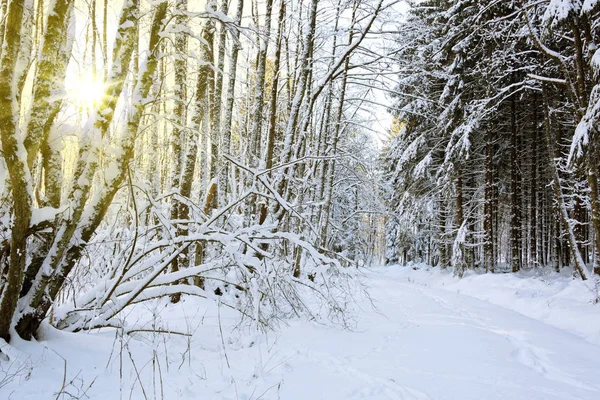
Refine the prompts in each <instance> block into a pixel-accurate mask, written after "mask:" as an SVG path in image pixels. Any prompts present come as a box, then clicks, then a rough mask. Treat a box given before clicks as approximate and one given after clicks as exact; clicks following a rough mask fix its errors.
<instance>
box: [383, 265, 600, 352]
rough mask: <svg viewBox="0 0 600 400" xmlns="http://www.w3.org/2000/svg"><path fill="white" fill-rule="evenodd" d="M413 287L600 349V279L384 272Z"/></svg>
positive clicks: (544, 271)
mask: <svg viewBox="0 0 600 400" xmlns="http://www.w3.org/2000/svg"><path fill="white" fill-rule="evenodd" d="M380 268H381V269H386V273H391V272H392V271H393V275H394V276H397V277H401V278H404V279H406V280H407V281H410V282H413V283H417V284H420V285H423V286H428V287H432V288H436V289H444V290H448V291H452V292H456V293H460V294H463V295H467V296H471V297H475V298H477V299H480V300H485V301H487V302H489V303H492V304H495V305H498V306H501V307H504V308H507V309H510V310H513V311H516V312H519V313H521V314H523V315H526V316H528V317H530V318H533V319H535V320H538V321H542V322H544V323H546V324H548V325H552V326H555V327H557V328H560V329H562V330H565V331H568V332H570V333H573V334H575V335H578V336H580V337H583V338H584V339H586V340H588V341H589V342H592V343H594V344H600V304H599V303H598V299H599V293H600V279H599V278H598V277H597V276H596V277H593V278H591V279H590V280H588V281H585V282H584V281H582V280H581V279H574V278H573V274H572V270H570V269H568V268H565V269H563V271H562V272H561V273H557V272H555V271H554V270H553V269H551V268H538V269H532V270H524V271H521V272H519V273H516V274H513V273H505V274H486V273H483V272H475V271H466V272H465V275H464V277H463V278H462V279H459V278H457V277H455V276H454V275H453V273H452V270H441V269H440V268H432V267H430V266H427V265H424V264H413V265H409V266H406V267H404V266H389V267H380Z"/></svg>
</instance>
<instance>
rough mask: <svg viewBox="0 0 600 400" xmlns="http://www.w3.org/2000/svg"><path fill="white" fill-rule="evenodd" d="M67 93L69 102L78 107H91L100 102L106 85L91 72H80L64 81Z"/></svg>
mask: <svg viewBox="0 0 600 400" xmlns="http://www.w3.org/2000/svg"><path fill="white" fill-rule="evenodd" d="M65 86H66V90H67V95H68V97H69V99H70V101H71V103H72V104H73V105H74V106H76V107H79V108H86V109H88V108H92V107H94V106H96V105H98V104H99V103H100V101H101V100H102V97H103V96H104V91H105V88H106V85H105V84H104V82H102V81H101V80H100V79H98V78H97V77H95V76H94V75H93V74H81V75H77V76H75V77H73V78H71V79H67V82H66V85H65Z"/></svg>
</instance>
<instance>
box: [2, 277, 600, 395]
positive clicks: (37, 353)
mask: <svg viewBox="0 0 600 400" xmlns="http://www.w3.org/2000/svg"><path fill="white" fill-rule="evenodd" d="M363 280H364V283H365V284H366V285H368V286H369V293H370V296H371V298H372V300H373V305H371V302H370V301H369V298H368V297H367V296H366V295H364V294H360V293H357V294H356V301H357V307H356V310H355V311H354V313H353V314H351V315H348V317H349V318H353V319H354V320H355V321H356V325H355V326H354V329H351V330H343V329H341V328H339V327H336V326H331V325H323V324H317V323H314V322H307V321H299V320H296V321H289V324H288V325H285V326H283V325H282V327H281V328H280V329H279V330H277V331H275V332H268V333H258V332H257V330H256V328H255V327H251V326H247V325H239V324H238V322H239V319H238V316H237V315H235V314H234V312H233V311H232V310H229V309H227V308H224V307H220V308H218V307H216V306H214V303H213V302H210V301H207V300H204V299H200V298H192V297H185V298H184V300H182V302H180V303H179V304H177V305H171V304H169V303H168V301H167V300H164V299H163V300H160V301H156V302H155V303H152V304H150V303H146V304H145V305H138V306H135V307H132V308H131V310H130V312H129V313H128V315H127V320H128V322H129V323H128V326H130V327H131V328H130V329H131V330H134V329H151V328H153V327H156V328H160V329H163V330H165V331H170V332H172V333H171V334H168V333H154V334H153V333H147V332H137V333H136V332H133V331H132V332H131V333H130V334H129V335H127V334H126V335H120V334H117V333H116V332H115V331H114V330H112V329H102V330H99V331H98V330H95V331H92V332H89V333H67V332H61V331H58V330H55V329H54V328H51V327H50V326H48V325H45V326H44V327H43V331H42V337H41V341H40V342H23V341H20V340H18V339H16V340H14V343H13V344H12V345H11V346H10V347H9V346H7V345H6V344H1V345H0V347H1V349H2V352H3V353H4V354H5V355H8V357H10V360H9V361H6V360H5V359H4V357H3V358H0V366H1V367H2V370H6V369H8V366H9V364H10V365H11V368H12V369H11V370H12V371H20V372H19V373H17V377H16V378H15V379H13V380H12V381H11V382H10V383H8V384H7V385H6V386H4V387H0V398H3V399H4V398H10V399H45V398H55V397H56V394H57V393H58V392H59V391H60V389H61V387H64V392H69V393H70V394H71V395H73V396H77V397H80V398H90V399H120V398H133V399H144V398H148V399H155V398H156V399H224V400H225V399H245V400H250V399H252V400H258V399H284V400H306V399H372V400H376V399H382V400H383V399H408V400H413V399H419V400H425V399H461V400H468V399H477V400H480V399H528V400H529V399H546V400H552V399H598V398H600V397H599V396H600V383H598V382H597V378H596V374H594V373H593V371H598V370H599V368H600V346H599V344H600V335H599V332H600V318H598V315H600V314H599V313H600V308H599V307H600V306H599V305H596V304H592V302H591V300H592V299H593V298H594V296H597V293H596V294H594V293H590V292H589V291H587V290H584V289H585V286H582V285H581V284H580V281H577V280H573V279H571V278H570V277H569V276H566V275H561V274H555V273H545V274H541V273H538V274H533V273H528V274H516V275H513V274H495V275H491V274H488V275H480V274H473V273H467V274H466V277H465V278H464V279H462V280H458V279H457V278H454V277H453V276H452V274H451V273H450V272H442V271H439V270H438V269H430V268H424V267H423V268H420V269H413V268H410V267H398V266H394V267H378V268H374V269H371V270H367V271H364V277H363ZM11 363H12V364H11ZM19 367H21V368H20V369H19ZM0 371H1V370H0ZM120 375H121V376H122V378H120ZM1 382H2V375H1V372H0V385H1V384H2V383H1ZM84 393H85V395H84ZM86 396H87V397H86ZM59 398H70V397H69V395H66V394H65V395H63V396H62V397H60V396H59Z"/></svg>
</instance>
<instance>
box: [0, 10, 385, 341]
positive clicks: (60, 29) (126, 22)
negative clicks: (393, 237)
mask: <svg viewBox="0 0 600 400" xmlns="http://www.w3.org/2000/svg"><path fill="white" fill-rule="evenodd" d="M88 3H89V4H88ZM192 3H193V2H188V1H186V0H177V1H176V2H168V1H145V0H124V1H123V4H122V8H121V11H120V14H119V17H118V20H114V21H110V20H109V19H110V18H111V17H110V15H109V14H108V13H107V5H108V4H111V5H112V2H109V1H108V0H94V1H91V2H83V1H80V0H56V1H52V2H50V3H49V4H50V8H51V9H47V8H46V5H47V2H43V1H23V0H9V1H8V2H6V1H4V2H2V5H3V7H4V6H6V7H4V8H2V9H1V10H0V12H1V13H2V15H0V20H1V21H2V25H1V26H0V29H1V32H0V37H2V38H3V40H4V43H3V47H2V49H3V50H2V54H1V58H0V63H1V65H0V102H1V105H0V139H1V144H2V153H1V157H0V337H1V338H3V339H5V340H8V339H9V337H10V332H11V331H12V330H13V329H14V331H16V332H17V333H18V334H19V335H20V336H21V337H23V338H26V339H28V338H30V337H32V336H33V335H35V334H36V332H37V330H38V327H39V326H40V324H41V322H42V321H43V320H44V319H46V318H48V317H49V316H51V323H53V324H54V325H55V326H57V327H60V328H62V329H69V330H72V331H77V330H81V329H89V328H93V327H99V326H116V327H120V324H121V323H120V321H119V320H118V318H117V317H118V315H119V313H120V312H121V311H122V310H124V309H125V308H127V307H128V306H130V305H132V304H135V303H138V302H141V301H146V300H149V299H154V298H156V297H160V296H170V297H171V299H172V300H173V301H177V300H178V299H179V298H180V296H181V294H190V295H197V296H203V297H209V298H215V296H222V298H221V299H220V300H219V301H222V302H223V303H226V304H227V305H229V306H231V307H234V308H236V309H238V310H240V311H241V312H242V314H243V315H246V316H250V317H251V318H253V319H254V320H255V321H256V322H257V323H259V324H266V323H268V320H269V318H271V317H273V316H282V315H288V314H289V315H291V314H299V313H302V312H310V310H308V309H307V306H306V305H305V304H304V303H303V302H302V301H301V299H300V297H299V296H300V295H299V294H298V293H297V292H296V291H297V289H296V288H297V287H303V288H304V287H311V288H312V289H313V290H315V292H317V293H321V295H320V296H321V298H323V299H327V298H329V296H333V295H334V294H335V292H336V291H341V290H343V287H344V286H343V283H342V279H341V277H342V276H343V274H344V272H343V269H341V267H342V266H351V265H356V264H358V263H360V262H363V261H362V260H365V259H369V258H372V257H373V254H372V248H373V243H374V242H375V241H376V230H377V214H376V213H377V212H378V211H379V210H378V209H377V204H376V203H377V201H376V197H377V190H376V187H375V181H376V180H375V178H374V177H375V176H376V172H375V170H374V167H373V163H372V161H373V160H374V158H375V157H374V153H373V152H372V151H368V152H367V151H365V149H368V148H369V147H370V142H369V139H368V138H367V136H366V135H365V133H364V132H363V131H362V129H361V128H360V127H359V124H358V123H355V122H356V118H357V117H356V113H357V110H359V108H360V107H361V104H362V103H360V102H356V101H354V100H348V98H349V93H353V94H355V95H356V97H357V98H360V95H361V93H364V92H366V91H368V90H369V89H368V88H367V89H363V88H362V87H361V86H358V85H353V82H352V81H351V80H350V78H351V77H352V74H353V73H356V74H357V76H362V75H364V74H365V70H364V69H361V68H362V67H361V66H362V65H364V63H367V62H368V58H369V57H371V58H373V57H375V55H373V54H370V53H368V52H367V51H364V50H365V48H363V47H362V42H363V40H364V39H365V38H367V37H368V36H369V35H371V34H372V33H371V32H372V30H373V27H374V23H375V22H376V21H377V18H378V16H379V15H380V13H381V12H383V11H384V10H385V9H387V7H389V4H387V5H386V4H384V3H383V2H382V1H380V0H376V1H372V0H352V1H337V0H336V1H333V2H331V1H323V0H321V1H318V0H312V1H310V2H297V1H294V0H274V1H270V0H269V1H267V2H266V4H264V5H263V4H258V3H257V2H253V4H252V7H251V9H252V10H253V11H252V12H253V18H252V22H250V23H249V24H248V21H249V19H248V18H245V17H247V16H245V15H244V2H243V1H242V0H238V1H237V2H235V3H234V4H230V3H228V2H227V1H223V2H221V3H220V4H217V2H215V1H209V2H207V4H206V6H205V8H203V9H198V8H197V7H198V5H197V4H196V3H194V4H192ZM390 4H392V3H390ZM230 9H231V10H233V13H231V14H233V16H229V14H230ZM321 14H322V15H325V14H327V15H328V16H335V18H333V19H328V21H333V22H331V23H330V22H328V23H327V24H318V23H317V21H318V20H319V15H321ZM34 16H36V18H37V19H36V18H34ZM32 21H38V22H37V23H33V22H32ZM82 26H83V27H84V28H85V29H81V27H82ZM111 30H112V32H111ZM79 32H83V34H81V35H79ZM111 41H112V43H111ZM353 60H356V62H353ZM366 73H371V71H367V72H366ZM361 74H362V75H361ZM79 76H81V79H80V80H81V82H80V85H89V86H90V87H89V88H87V87H86V88H87V89H88V90H86V88H81V89H82V90H81V91H82V94H81V96H84V97H85V96H89V97H90V98H89V99H75V98H74V97H73V96H72V94H71V93H69V91H68V90H67V87H68V86H69V85H68V83H69V80H72V79H74V78H73V77H79ZM84 76H85V77H87V78H83V77H84ZM98 87H100V88H101V93H94V90H93V89H94V88H98ZM92 96H95V97H92ZM83 103H85V104H83ZM364 204H368V207H367V208H364V207H363V205H364ZM330 280H335V282H336V284H335V285H333V284H332V282H330Z"/></svg>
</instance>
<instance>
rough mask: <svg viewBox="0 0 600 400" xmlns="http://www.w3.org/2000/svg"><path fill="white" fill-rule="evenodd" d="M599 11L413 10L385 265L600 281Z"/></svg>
mask: <svg viewBox="0 0 600 400" xmlns="http://www.w3.org/2000/svg"><path fill="white" fill-rule="evenodd" d="M599 3H600V2H598V1H594V0H586V1H578V0H552V1H423V2H417V4H416V5H415V7H413V8H412V9H411V12H410V13H409V14H408V17H407V21H406V24H405V25H404V27H403V28H401V30H402V29H403V30H402V34H401V38H402V39H401V40H399V45H398V50H397V53H396V54H395V57H396V58H397V59H398V68H399V71H398V74H399V84H398V86H397V87H395V88H394V89H393V93H392V96H393V98H394V99H396V101H395V102H394V105H393V107H394V108H393V110H394V111H393V112H394V113H395V114H396V115H397V120H396V121H395V125H394V127H393V128H392V131H393V134H394V135H395V137H394V139H393V140H392V141H391V143H390V144H389V147H388V149H387V151H386V152H385V154H384V156H383V157H384V171H385V178H384V181H383V182H384V184H385V191H386V193H387V194H386V198H387V199H390V200H389V202H388V209H389V211H390V213H391V217H390V218H389V220H388V221H387V225H386V235H387V241H386V245H387V251H386V260H387V262H388V263H397V262H398V261H400V262H401V263H405V262H407V261H411V260H420V261H424V262H426V263H428V264H433V265H440V267H441V268H446V267H450V266H452V267H453V268H454V272H455V274H457V275H459V276H461V275H462V274H463V272H464V270H465V269H477V268H483V269H485V270H486V271H490V272H494V271H495V270H496V269H499V270H500V271H508V270H509V271H512V272H517V271H519V270H520V269H521V268H535V267H539V266H552V267H554V268H556V269H557V270H560V269H561V268H562V267H565V266H573V267H574V270H575V273H576V274H577V275H578V276H579V277H581V279H584V280H585V279H587V278H588V277H589V275H590V273H591V270H592V269H593V270H594V272H595V273H596V274H600V270H599V269H598V254H599V253H598V251H599V249H600V203H599V202H598V173H599V171H598V168H599V166H600V164H599V163H598V160H599V159H598V157H599V155H600V153H599V151H600V148H599V144H600V142H599V136H598V134H599V129H600V125H599V121H600V80H599V79H600V52H599V51H598V45H599V43H600V42H599V40H600V14H599V13H598V11H599V7H598V6H599Z"/></svg>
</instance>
